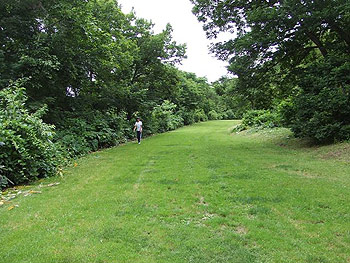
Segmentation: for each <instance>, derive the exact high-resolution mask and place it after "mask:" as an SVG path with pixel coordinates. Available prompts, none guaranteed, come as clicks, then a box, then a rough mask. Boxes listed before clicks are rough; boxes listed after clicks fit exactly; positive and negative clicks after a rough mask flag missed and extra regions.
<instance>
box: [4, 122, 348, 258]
mask: <svg viewBox="0 0 350 263" xmlns="http://www.w3.org/2000/svg"><path fill="white" fill-rule="evenodd" d="M234 125H235V121H213V122H207V123H201V124H197V125H194V126H191V127H185V128H181V129H179V130H176V131H173V132H170V133H166V134H160V135H156V136H153V137H150V138H147V139H145V140H143V141H142V144H141V145H137V144H136V143H134V142H133V143H128V144H126V145H124V146H120V147H117V148H113V149H109V150H105V151H102V152H97V153H93V154H90V155H89V156H87V157H85V158H82V159H80V160H79V161H77V165H76V166H75V167H70V168H67V169H66V170H65V172H64V177H62V178H61V177H56V178H50V179H47V180H44V181H41V182H38V183H37V184H36V185H32V186H30V189H33V190H40V191H41V194H32V195H29V196H24V195H21V196H19V197H17V198H16V199H14V200H12V201H11V204H6V205H3V206H2V207H0V262H6V263H27V262H28V263H29V262H33V263H36V262H43V263H49V262H54V263H63V262H67V263H74V262H101V263H102V262H132V263H137V262H147V263H150V262H171V263H175V262H201V263H207V262H240V263H243V262H278V263H280V262H293V263H295V262H310V263H313V262H322V263H324V262H330V263H341V262H350V205H349V204H350V165H349V162H348V160H345V159H343V160H342V159H341V158H340V159H339V158H336V157H337V156H338V155H339V154H338V155H337V154H332V153H327V151H329V150H330V149H331V148H329V147H328V146H326V147H320V148H315V147H314V148H307V147H303V146H302V145H297V144H295V141H296V140H294V139H288V138H287V131H285V130H280V131H275V132H273V135H270V134H269V133H268V132H265V133H264V132H262V133H257V134H247V133H244V134H233V135H232V134H230V132H229V131H230V128H231V127H232V126H234ZM293 140H294V141H293ZM53 182H59V183H60V184H59V185H57V186H54V187H40V185H39V183H40V184H42V185H43V186H45V185H48V184H50V183H53ZM10 205H17V206H15V207H14V208H13V209H11V210H9V209H8V208H9V206H10Z"/></svg>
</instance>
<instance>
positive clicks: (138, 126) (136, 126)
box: [134, 118, 142, 144]
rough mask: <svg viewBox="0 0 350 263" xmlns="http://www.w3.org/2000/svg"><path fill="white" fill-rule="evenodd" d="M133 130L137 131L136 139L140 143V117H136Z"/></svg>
mask: <svg viewBox="0 0 350 263" xmlns="http://www.w3.org/2000/svg"><path fill="white" fill-rule="evenodd" d="M134 131H136V132H137V141H138V143H139V144H140V143H141V136H142V121H141V119H140V118H137V119H136V122H135V126H134Z"/></svg>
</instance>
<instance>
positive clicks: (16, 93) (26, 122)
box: [0, 80, 64, 187]
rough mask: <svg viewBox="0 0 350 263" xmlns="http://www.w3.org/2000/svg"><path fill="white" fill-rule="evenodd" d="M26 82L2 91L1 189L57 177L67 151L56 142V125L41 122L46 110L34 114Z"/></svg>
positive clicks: (0, 108) (20, 82) (14, 84)
mask: <svg viewBox="0 0 350 263" xmlns="http://www.w3.org/2000/svg"><path fill="white" fill-rule="evenodd" d="M23 82H24V80H21V81H17V82H14V83H12V84H11V85H10V86H9V87H7V88H5V89H3V90H2V91H0V184H1V185H0V186H1V187H6V186H9V185H10V184H22V183H26V182H29V181H32V180H34V179H37V178H43V177H48V176H52V175H55V174H56V172H57V169H58V166H59V165H61V164H63V162H64V151H63V150H62V148H61V146H60V145H59V144H57V143H54V142H53V137H54V126H52V125H48V124H46V123H44V122H43V121H42V120H41V118H40V117H41V116H42V115H43V114H44V112H45V108H42V109H41V110H39V111H37V112H35V113H30V112H28V110H27V109H26V108H25V103H26V100H27V97H26V94H25V91H24V88H22V85H23Z"/></svg>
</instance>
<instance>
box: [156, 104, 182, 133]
mask: <svg viewBox="0 0 350 263" xmlns="http://www.w3.org/2000/svg"><path fill="white" fill-rule="evenodd" d="M176 107H177V106H176V105H175V104H174V103H171V102H170V101H168V100H165V101H164V102H163V103H162V104H161V105H157V106H156V107H154V109H153V111H152V125H153V128H152V130H153V132H166V131H171V130H175V129H176V128H179V127H181V126H183V119H182V117H181V116H180V115H179V114H176V112H175V109H176Z"/></svg>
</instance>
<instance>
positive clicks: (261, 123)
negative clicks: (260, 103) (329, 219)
mask: <svg viewBox="0 0 350 263" xmlns="http://www.w3.org/2000/svg"><path fill="white" fill-rule="evenodd" d="M280 123H281V121H280V116H279V114H278V113H277V112H276V111H270V110H250V111H248V112H246V113H245V114H244V116H243V120H242V125H244V126H249V127H263V128H274V127H279V126H280Z"/></svg>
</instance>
